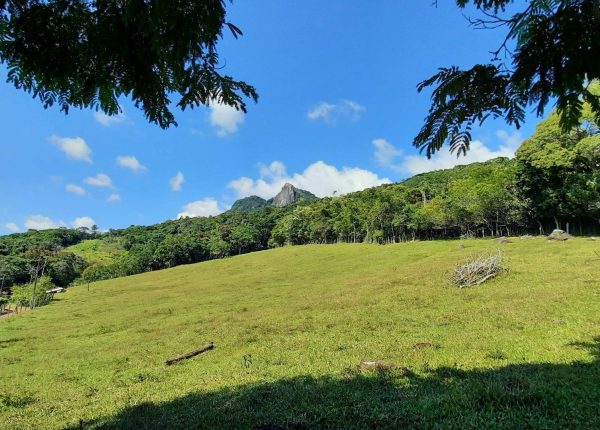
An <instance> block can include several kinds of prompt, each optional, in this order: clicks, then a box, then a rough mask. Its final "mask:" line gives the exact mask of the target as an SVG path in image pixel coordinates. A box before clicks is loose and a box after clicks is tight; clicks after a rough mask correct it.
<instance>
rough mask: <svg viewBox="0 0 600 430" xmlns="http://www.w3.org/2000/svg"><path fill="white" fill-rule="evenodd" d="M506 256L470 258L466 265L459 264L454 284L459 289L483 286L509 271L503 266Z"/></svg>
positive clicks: (453, 277)
mask: <svg viewBox="0 0 600 430" xmlns="http://www.w3.org/2000/svg"><path fill="white" fill-rule="evenodd" d="M503 261H504V254H502V252H500V251H498V253H496V254H490V255H483V256H479V257H477V258H470V259H469V260H467V261H466V262H465V263H462V264H459V265H458V266H456V268H455V269H454V273H453V274H452V279H451V280H452V283H453V284H454V285H456V286H457V287H458V288H466V287H474V286H477V285H481V284H483V283H484V282H485V281H488V280H490V279H492V278H495V277H496V276H498V275H499V274H501V273H503V272H506V271H507V269H506V268H505V267H504V266H503V265H502V263H503Z"/></svg>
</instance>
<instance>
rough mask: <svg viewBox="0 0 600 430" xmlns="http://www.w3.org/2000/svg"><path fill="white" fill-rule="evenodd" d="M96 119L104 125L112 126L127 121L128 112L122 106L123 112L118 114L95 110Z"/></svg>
mask: <svg viewBox="0 0 600 430" xmlns="http://www.w3.org/2000/svg"><path fill="white" fill-rule="evenodd" d="M94 119H95V120H96V121H98V122H99V123H100V124H102V125H103V126H104V127H110V126H113V125H115V124H120V123H122V122H125V121H126V120H127V114H126V113H125V111H124V110H123V108H122V107H121V112H119V113H118V114H116V115H107V114H105V113H104V112H94Z"/></svg>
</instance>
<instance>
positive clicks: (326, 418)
mask: <svg viewBox="0 0 600 430" xmlns="http://www.w3.org/2000/svg"><path fill="white" fill-rule="evenodd" d="M461 243H462V244H463V245H464V248H463V247H461V246H459V244H461ZM497 248H501V249H502V250H503V251H504V252H505V254H506V256H507V265H508V267H509V269H510V271H509V272H508V273H507V274H505V275H503V276H502V277H500V278H498V279H495V280H493V281H490V282H488V283H485V284H483V285H481V286H479V287H477V288H473V289H463V290H459V289H456V288H453V287H451V286H449V285H448V284H447V283H446V281H445V278H444V275H445V273H447V272H448V271H450V270H451V269H452V267H453V266H454V265H455V264H456V263H458V262H460V261H461V260H463V259H464V258H465V257H467V256H469V255H476V254H479V253H481V252H484V251H491V250H495V249H497ZM595 250H600V243H598V242H592V241H588V240H585V239H575V240H572V241H568V242H564V243H550V242H547V241H546V240H544V239H541V238H540V239H533V240H520V239H515V240H514V243H510V244H501V245H500V244H496V243H495V242H493V241H492V240H468V241H463V242H458V241H447V242H444V241H437V242H418V243H405V244H398V245H388V246H377V245H324V246H303V247H288V248H283V249H276V250H270V251H265V252H259V253H254V254H247V255H242V256H239V257H235V258H229V259H225V260H218V261H210V262H205V263H200V264H195V265H189V266H181V267H177V268H174V269H169V270H163V271H159V272H154V273H146V274H142V275H137V276H132V277H127V278H121V279H116V280H111V281H104V282H99V283H96V284H91V288H90V291H89V292H88V291H87V289H86V287H77V288H73V289H70V290H69V291H68V292H67V293H65V294H62V295H59V296H57V298H58V301H55V302H54V303H52V304H50V305H48V306H46V307H43V308H39V309H36V310H35V311H33V312H29V313H27V314H24V315H22V316H15V317H11V318H7V319H3V320H0V369H1V382H2V389H1V390H0V427H2V428H5V429H33V428H44V429H45V428H48V429H63V428H72V429H79V428H86V429H87V428H132V429H142V428H157V429H158V428H168V429H174V428H208V429H212V428H222V429H229V428H248V429H251V428H264V429H275V428H293V429H301V428H315V429H317V428H318V429H321V428H344V429H348V428H456V429H465V428H472V429H481V428H498V429H506V428H514V429H525V428H532V429H548V428H573V429H575V428H577V429H579V428H581V429H592V428H598V427H599V426H600V389H599V385H598V384H599V383H600V363H599V360H600V260H599V259H598V256H597V255H596V254H595V253H594V251H595ZM207 342H214V343H215V346H216V348H215V349H214V350H212V351H209V352H206V353H204V354H202V355H199V356H197V357H195V358H192V359H190V360H187V361H184V362H181V363H178V364H176V365H173V366H170V367H167V366H165V360H166V359H168V358H171V357H174V356H177V355H179V354H181V353H184V352H187V351H189V350H192V349H194V348H196V347H199V346H201V345H203V344H205V343H207ZM376 360H380V361H378V362H377V364H375V365H370V366H367V365H363V364H361V363H363V362H365V361H376ZM260 426H263V427H260Z"/></svg>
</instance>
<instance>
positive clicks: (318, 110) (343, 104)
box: [306, 100, 366, 124]
mask: <svg viewBox="0 0 600 430" xmlns="http://www.w3.org/2000/svg"><path fill="white" fill-rule="evenodd" d="M365 110H366V108H365V107H364V106H363V105H361V104H359V103H358V102H355V101H352V100H342V101H340V102H338V103H328V102H321V103H319V104H317V105H316V106H314V107H313V108H312V109H310V110H309V111H308V113H307V114H306V116H307V117H308V119H310V120H313V121H315V120H322V121H324V122H326V123H328V124H335V123H337V122H338V121H339V120H341V119H345V120H350V121H358V120H359V119H360V117H361V115H362V114H363V113H364V112H365Z"/></svg>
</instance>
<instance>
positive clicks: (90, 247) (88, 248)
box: [65, 239, 127, 264]
mask: <svg viewBox="0 0 600 430" xmlns="http://www.w3.org/2000/svg"><path fill="white" fill-rule="evenodd" d="M65 251H67V252H72V253H73V254H75V255H79V256H80V257H83V258H85V259H86V260H87V261H88V262H90V263H91V264H95V263H98V264H110V263H114V262H115V260H117V259H118V258H119V257H121V256H123V255H125V254H126V253H127V251H125V250H124V249H123V247H122V246H121V245H119V244H118V243H114V242H107V241H105V240H101V239H89V240H84V241H82V242H79V243H78V244H77V245H72V246H69V247H68V248H66V249H65Z"/></svg>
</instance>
